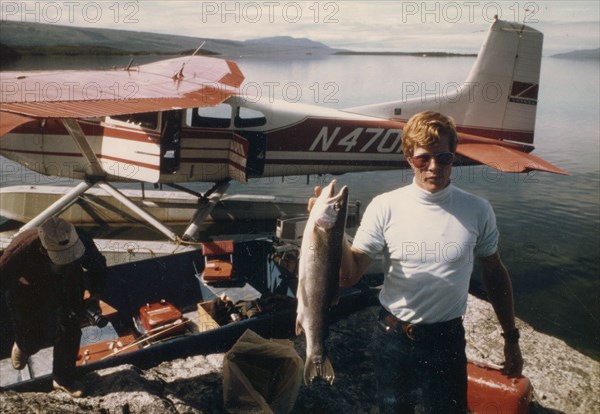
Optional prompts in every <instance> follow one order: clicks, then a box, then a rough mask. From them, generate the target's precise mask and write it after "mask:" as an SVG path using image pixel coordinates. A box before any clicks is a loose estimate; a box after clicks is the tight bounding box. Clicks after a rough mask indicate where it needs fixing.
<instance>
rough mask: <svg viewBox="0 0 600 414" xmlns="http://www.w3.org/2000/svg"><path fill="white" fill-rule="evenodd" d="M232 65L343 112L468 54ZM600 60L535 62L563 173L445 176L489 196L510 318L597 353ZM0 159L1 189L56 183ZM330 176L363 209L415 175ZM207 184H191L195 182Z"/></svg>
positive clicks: (271, 188) (399, 93) (544, 149)
mask: <svg viewBox="0 0 600 414" xmlns="http://www.w3.org/2000/svg"><path fill="white" fill-rule="evenodd" d="M136 59H137V58H136ZM150 59H152V58H150ZM140 60H141V59H140ZM127 61H128V58H125V57H123V58H118V59H112V60H106V59H103V58H94V59H92V60H90V59H82V58H76V59H70V60H64V59H63V60H57V59H56V58H48V59H39V58H35V59H27V60H22V61H20V62H19V63H18V66H20V67H23V68H37V69H41V68H46V69H49V68H56V67H63V68H65V67H69V68H75V67H99V66H104V67H110V66H112V65H121V66H123V65H126V64H127ZM238 62H239V64H240V66H241V68H242V70H243V71H244V73H245V75H246V80H247V82H248V91H256V90H260V92H261V93H263V94H265V95H267V96H272V97H273V98H276V99H288V100H292V101H296V100H298V101H301V102H305V103H317V104H320V105H325V106H332V107H338V108H343V107H351V106H355V105H361V104H367V103H375V102H382V101H387V100H398V99H403V98H406V97H408V95H407V93H408V92H411V93H418V94H419V95H420V94H421V93H429V94H431V93H433V92H435V91H442V92H444V91H449V90H450V88H451V87H452V86H453V85H455V84H457V83H460V82H461V81H462V80H464V79H465V78H466V76H467V74H468V72H469V69H470V67H471V65H472V64H473V62H474V58H468V57H461V58H421V57H368V58H367V57H361V56H343V57H341V56H340V57H329V58H314V59H311V58H308V59H302V60H290V59H276V58H273V59H268V60H265V59H241V60H239V61H238ZM598 66H599V64H598V62H590V61H575V60H560V59H555V58H544V60H543V64H542V79H541V86H540V101H539V104H538V116H537V126H536V141H535V144H536V151H535V154H536V155H539V156H541V157H543V158H545V159H547V160H548V161H550V162H553V163H554V164H556V165H558V166H560V167H561V168H563V169H565V170H567V171H569V172H570V173H571V176H569V177H563V176H558V175H553V174H547V173H535V174H529V175H512V174H502V173H499V172H496V171H495V170H490V169H488V168H486V167H464V168H456V169H455V170H454V173H453V179H454V182H455V184H456V185H458V186H459V187H462V188H464V189H466V190H467V191H470V192H473V193H475V194H478V195H481V196H483V197H485V198H487V199H489V200H490V202H491V203H492V205H493V206H494V209H495V211H496V215H497V217H498V226H499V229H500V233H501V240H500V247H501V250H502V255H503V258H504V261H505V262H506V265H507V266H508V268H509V270H510V273H511V276H512V280H513V284H514V288H515V295H516V301H517V303H516V308H517V314H518V316H519V317H520V318H521V319H524V320H525V321H526V322H528V323H529V324H530V325H531V326H532V327H533V328H534V329H536V330H538V331H542V332H546V333H549V334H551V335H554V336H557V337H559V338H561V339H563V340H565V341H566V342H567V343H569V344H570V345H571V346H573V347H575V348H577V349H579V350H581V351H582V352H584V353H586V354H587V355H590V356H593V357H594V358H596V359H598V360H600V335H599V332H600V323H599V320H600V305H599V300H598V294H599V292H600V289H599V287H600V283H599V280H600V253H599V252H600V242H599V239H600V236H599V235H600V207H599V205H600V165H599V164H600V161H599V160H600V154H599V145H600V144H599V131H600V126H599V115H598V114H599V108H600V102H599V99H600V98H599V96H600V93H599V89H600V87H599V76H598V73H599V67H598ZM4 69H12V68H8V67H6V68H4ZM250 83H252V84H250ZM298 91H299V92H300V94H298ZM411 96H412V95H411ZM0 162H1V171H2V177H1V180H0V183H1V184H2V186H6V185H15V184H19V183H22V182H31V183H34V182H37V183H39V182H52V183H56V180H54V179H47V178H41V177H39V176H37V175H34V174H32V173H26V172H25V171H24V170H23V169H21V168H19V169H18V173H15V172H14V171H15V168H14V167H15V166H14V165H13V164H12V163H10V162H9V161H7V160H5V159H0ZM331 178H332V177H311V181H310V185H307V180H306V177H304V176H302V177H287V178H285V179H281V178H278V179H262V180H254V181H252V182H251V183H250V185H242V184H238V183H234V184H233V185H232V186H231V187H230V192H232V193H233V192H237V193H258V194H277V195H301V194H305V195H306V196H307V197H308V196H309V195H310V194H311V191H312V187H313V185H314V183H315V182H320V183H323V182H325V181H328V180H329V179H331ZM337 179H338V181H339V182H340V183H341V184H347V185H349V187H350V194H351V198H352V199H358V200H361V201H362V202H363V206H366V205H367V204H368V203H369V202H370V200H371V199H372V198H373V197H374V196H375V195H377V194H379V193H381V192H384V191H388V190H391V189H394V188H396V187H398V186H402V185H406V184H408V183H410V182H411V180H412V176H411V174H410V173H408V172H406V171H387V172H369V173H360V174H346V175H343V176H340V177H337ZM207 187H208V185H206V184H197V185H196V186H195V188H196V189H197V190H203V189H205V188H207ZM475 277H476V278H477V277H478V275H477V272H476V274H475ZM524 340H527V338H526V332H525V333H524Z"/></svg>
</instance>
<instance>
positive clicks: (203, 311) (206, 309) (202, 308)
mask: <svg viewBox="0 0 600 414" xmlns="http://www.w3.org/2000/svg"><path fill="white" fill-rule="evenodd" d="M211 310H212V302H200V303H199V304H198V330H199V331H200V332H206V331H211V330H213V329H215V328H218V327H219V324H218V323H217V322H216V321H215V320H214V319H213V318H212V316H210V312H211Z"/></svg>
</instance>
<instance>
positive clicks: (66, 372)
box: [0, 217, 106, 398]
mask: <svg viewBox="0 0 600 414" xmlns="http://www.w3.org/2000/svg"><path fill="white" fill-rule="evenodd" d="M105 273H106V259H105V258H104V256H102V254H101V253H100V252H99V251H98V249H97V248H96V246H95V244H94V242H93V240H92V238H91V237H89V236H88V235H87V234H86V233H85V232H83V231H82V230H80V229H76V228H75V227H74V226H73V225H72V224H71V223H69V222H67V221H65V220H63V219H60V218H54V217H53V218H50V219H49V220H47V221H46V222H44V224H42V225H41V226H40V227H39V228H34V229H30V230H26V231H24V232H22V233H19V234H18V235H16V236H15V237H14V239H13V240H12V241H11V243H10V244H9V246H8V247H7V248H6V250H5V251H4V254H3V255H2V256H1V257H0V288H1V290H2V292H3V293H4V292H5V293H6V300H7V304H8V308H9V311H10V314H11V319H12V322H13V331H14V334H15V343H14V345H13V348H12V353H11V361H12V364H13V367H14V368H15V369H18V370H21V369H23V368H25V366H26V365H27V361H28V359H29V357H30V356H31V355H33V354H35V353H36V352H38V351H39V350H40V349H41V347H42V346H43V345H44V342H45V341H46V340H47V336H48V329H47V328H48V321H49V317H50V315H55V316H56V320H57V326H56V335H55V338H54V349H53V362H52V379H53V381H52V384H53V387H54V389H56V390H60V391H65V392H67V393H69V394H70V395H71V396H72V397H74V398H77V397H81V396H83V394H84V387H83V384H81V383H80V382H79V381H77V380H76V379H75V366H76V365H75V364H76V361H77V354H78V351H79V344H80V340H81V321H82V314H83V311H84V309H85V308H86V307H88V306H91V305H94V306H97V305H98V301H99V299H100V293H101V292H102V289H103V286H104V278H105ZM85 290H88V291H89V292H90V294H91V296H90V297H89V299H87V300H85V301H84V299H83V298H84V291H85Z"/></svg>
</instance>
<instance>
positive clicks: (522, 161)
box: [456, 133, 570, 175]
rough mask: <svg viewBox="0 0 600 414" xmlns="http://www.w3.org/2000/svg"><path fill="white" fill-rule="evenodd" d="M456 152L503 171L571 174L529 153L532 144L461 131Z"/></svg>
mask: <svg viewBox="0 0 600 414" xmlns="http://www.w3.org/2000/svg"><path fill="white" fill-rule="evenodd" d="M458 135H459V144H458V148H457V149H456V153H457V154H459V155H461V156H463V157H466V158H469V159H471V160H473V161H476V162H477V163H481V164H485V165H487V166H488V167H490V168H494V169H496V170H498V171H502V172H510V173H524V172H527V171H532V170H538V171H545V172H551V173H555V174H562V175H570V174H569V173H568V172H566V171H565V170H563V169H561V168H558V167H557V166H555V165H553V164H551V163H549V162H548V161H546V160H544V159H542V158H540V157H537V156H535V155H532V154H529V152H530V151H532V150H533V147H532V146H526V145H522V144H517V143H511V142H506V141H499V140H495V139H491V138H483V137H479V136H475V135H470V134H461V133H459V134H458Z"/></svg>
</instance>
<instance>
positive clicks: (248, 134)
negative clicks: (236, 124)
mask: <svg viewBox="0 0 600 414" xmlns="http://www.w3.org/2000/svg"><path fill="white" fill-rule="evenodd" d="M236 134H237V135H239V136H241V137H243V138H245V139H246V140H247V141H248V154H247V159H246V175H247V177H248V178H257V177H262V174H263V171H264V170H265V152H266V149H267V139H266V137H265V134H263V133H260V132H254V131H236Z"/></svg>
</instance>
